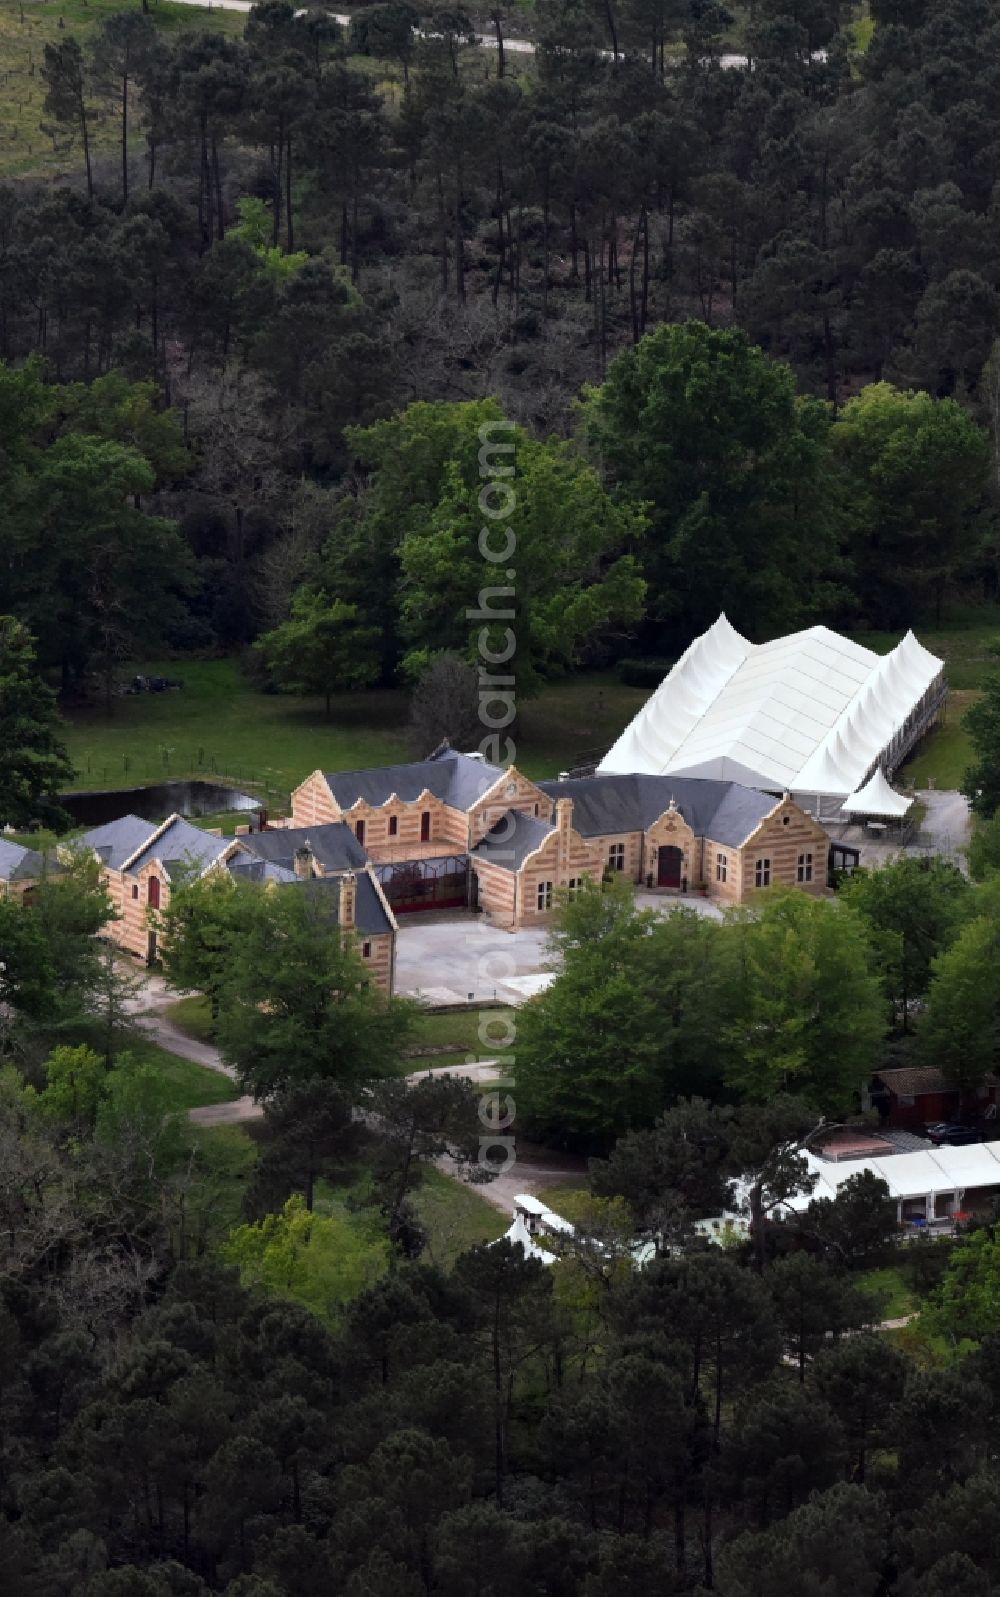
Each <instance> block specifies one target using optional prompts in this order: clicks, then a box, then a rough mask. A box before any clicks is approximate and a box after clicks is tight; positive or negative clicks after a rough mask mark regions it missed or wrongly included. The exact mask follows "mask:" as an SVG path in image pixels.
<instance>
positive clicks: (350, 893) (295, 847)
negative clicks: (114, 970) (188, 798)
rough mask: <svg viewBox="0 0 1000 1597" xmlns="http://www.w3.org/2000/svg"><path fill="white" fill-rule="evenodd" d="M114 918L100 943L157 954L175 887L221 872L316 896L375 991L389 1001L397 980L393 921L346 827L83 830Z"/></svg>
mask: <svg viewBox="0 0 1000 1597" xmlns="http://www.w3.org/2000/svg"><path fill="white" fill-rule="evenodd" d="M81 842H82V843H83V844H84V845H85V846H87V847H89V848H92V849H93V850H94V852H95V853H96V854H97V856H98V858H99V859H100V861H101V865H102V875H103V880H104V885H105V888H106V890H107V893H108V896H109V898H110V899H111V902H112V904H113V906H114V909H115V914H116V918H115V919H114V920H111V921H109V922H108V924H107V927H106V933H107V935H108V936H109V937H110V938H112V940H113V941H114V942H116V943H118V944H119V946H120V947H122V948H124V949H126V950H127V951H128V952H129V953H130V954H134V955H136V957H137V958H140V959H144V960H145V961H146V962H147V963H152V962H153V961H154V960H155V959H156V958H157V957H158V955H159V951H160V949H159V939H160V935H161V933H160V917H161V916H162V914H163V912H164V911H165V910H166V909H167V907H168V905H169V903H170V895H171V891H172V889H173V888H174V886H175V885H176V884H177V883H178V882H180V881H186V880H188V879H189V878H190V877H191V875H192V874H194V875H198V876H203V875H205V874H207V873H208V872H210V871H224V872H227V873H228V874H229V875H231V876H232V877H233V879H234V880H246V881H252V882H256V883H259V884H260V886H261V887H262V888H263V889H265V890H284V889H289V890H291V889H297V890H299V891H303V890H309V891H313V892H315V893H316V894H317V897H318V899H319V901H320V902H321V903H322V905H323V908H324V911H325V912H326V913H327V914H328V915H329V917H330V919H331V920H333V921H336V923H337V924H338V925H339V926H340V927H341V928H342V929H343V932H344V935H345V937H347V938H350V940H351V942H352V944H353V945H354V947H355V949H356V951H357V953H358V955H359V956H360V958H361V959H362V960H363V962H364V964H365V967H366V969H367V970H368V972H369V980H370V981H371V983H372V985H373V986H375V987H377V988H379V989H380V990H381V991H383V992H385V993H391V992H392V990H393V986H394V982H395V967H396V933H397V929H398V928H397V925H396V919H395V916H394V915H393V913H392V910H391V909H390V908H389V905H388V903H387V902H386V899H385V895H384V893H383V892H382V888H381V886H380V884H379V882H378V880H377V878H376V877H375V874H374V871H373V870H372V868H371V865H370V864H369V862H368V859H367V856H366V854H365V852H364V850H363V849H361V848H359V847H358V845H357V842H356V839H355V838H354V836H353V834H352V833H351V832H350V831H349V830H348V829H347V828H346V827H344V826H341V825H332V826H323V825H320V826H318V827H314V828H312V829H311V833H310V834H307V833H306V832H301V831H295V830H293V829H292V828H287V827H285V828H280V829H275V830H273V831H272V830H271V829H267V830H265V831H258V832H248V833H246V834H244V835H241V836H238V837H235V838H231V837H220V836H219V835H218V834H216V833H213V832H209V831H205V830H203V829H202V828H200V827H197V826H192V825H191V823H190V822H189V821H186V820H184V818H183V817H182V816H179V815H172V816H170V817H169V818H168V819H167V820H166V821H164V822H163V823H162V824H161V825H155V824H154V823H152V822H150V821H144V820H142V819H141V818H140V817H139V816H137V815H125V816H122V817H121V818H120V819H119V820H117V821H111V822H109V823H108V824H107V825H105V826H98V827H94V828H92V830H91V831H89V832H85V833H84V835H83V837H82V839H81Z"/></svg>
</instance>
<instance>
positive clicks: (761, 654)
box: [598, 615, 946, 810]
mask: <svg viewBox="0 0 1000 1597" xmlns="http://www.w3.org/2000/svg"><path fill="white" fill-rule="evenodd" d="M945 693H946V689H945V686H944V677H943V663H942V661H940V660H939V659H937V658H936V656H935V655H933V654H930V653H929V652H928V650H927V649H925V648H923V647H922V645H921V644H919V643H918V642H917V640H916V638H915V637H914V636H913V633H912V632H908V633H907V634H906V637H905V638H904V639H903V640H902V642H901V643H899V644H897V645H896V647H895V649H893V650H892V651H891V653H889V654H886V655H880V654H875V653H874V651H873V650H871V649H866V648H864V647H863V646H862V645H861V644H859V643H853V642H852V641H851V640H850V639H848V638H842V637H840V636H838V634H837V633H836V632H831V631H830V629H829V628H828V627H810V628H809V629H808V630H807V631H805V632H794V633H791V634H790V635H789V636H788V637H786V638H775V639H774V641H773V642H771V643H762V644H754V643H749V642H748V641H747V639H746V638H744V637H742V636H741V635H740V634H739V633H738V632H737V631H736V629H735V627H732V626H730V624H729V622H728V621H727V620H726V617H725V616H724V615H720V617H719V619H718V621H716V623H715V625H714V626H712V627H710V628H709V630H708V631H707V632H705V633H703V634H702V636H701V637H700V638H696V639H695V640H694V642H693V643H692V644H691V645H690V646H689V648H688V649H686V650H685V652H684V654H683V655H682V656H681V658H680V659H679V660H678V662H677V664H676V665H675V666H674V668H673V670H672V671H671V672H670V674H669V675H668V676H667V677H666V678H665V679H664V681H663V682H661V684H660V686H659V687H658V688H657V690H656V692H655V693H654V694H653V695H652V697H651V698H650V699H649V700H648V702H647V703H646V704H645V705H644V706H643V708H642V709H641V710H640V711H639V714H638V715H637V716H636V718H635V720H634V721H633V722H632V723H631V725H630V726H628V727H626V729H625V731H624V732H623V733H622V735H621V737H620V738H619V739H618V741H617V743H616V744H615V745H614V747H613V748H612V749H611V750H610V751H609V753H608V754H606V755H605V757H604V759H603V760H602V761H601V763H600V765H599V766H598V771H601V772H620V773H632V772H641V773H649V774H655V775H659V774H664V773H672V774H676V775H678V776H700V777H711V778H714V779H716V780H719V781H729V782H743V783H745V784H746V785H747V786H748V787H756V788H762V789H763V790H764V791H765V792H767V791H772V792H777V793H782V792H791V793H794V794H795V795H796V796H797V797H799V798H800V799H801V801H802V802H803V803H807V804H808V803H815V807H816V808H817V809H823V810H830V809H831V805H830V803H829V800H830V799H836V800H837V801H839V802H840V803H842V802H843V800H844V799H845V798H846V797H847V796H848V794H855V793H856V792H857V791H858V789H859V788H862V787H863V785H864V784H865V783H866V782H867V780H868V778H869V776H871V775H872V773H873V771H874V769H875V767H876V765H878V764H880V763H881V764H884V765H886V766H888V768H889V769H890V770H891V769H893V767H894V766H895V765H896V764H898V763H899V761H900V760H901V759H902V757H903V755H904V754H905V753H906V752H907V750H908V749H909V748H910V747H911V746H912V744H913V742H915V741H916V738H917V737H918V736H919V735H920V733H921V732H922V731H923V730H924V729H925V727H926V726H927V725H928V724H929V722H930V721H931V720H932V719H933V716H934V714H935V713H936V711H937V709H938V707H939V706H940V704H941V702H942V701H943V699H944V697H945ZM824 800H825V801H827V802H825V803H824ZM837 807H838V806H837V805H833V806H832V808H834V809H835V808H837Z"/></svg>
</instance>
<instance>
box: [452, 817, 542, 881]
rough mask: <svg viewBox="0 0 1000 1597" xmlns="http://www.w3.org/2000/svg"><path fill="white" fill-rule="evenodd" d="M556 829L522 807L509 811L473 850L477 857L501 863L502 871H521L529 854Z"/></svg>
mask: <svg viewBox="0 0 1000 1597" xmlns="http://www.w3.org/2000/svg"><path fill="white" fill-rule="evenodd" d="M554 831H555V827H554V826H553V825H552V824H551V823H550V822H549V821H540V820H538V819H537V818H536V817H535V816H534V815H522V814H521V812H520V810H507V811H506V813H505V814H504V815H502V816H501V817H500V819H499V821H498V822H497V824H496V826H494V827H493V829H492V830H491V831H489V832H487V833H486V836H485V837H483V838H481V839H480V841H479V842H478V843H477V844H476V845H475V847H474V848H473V850H472V853H473V856H474V857H475V858H476V859H483V860H486V861H487V862H488V863H489V864H490V865H499V867H500V868H501V870H505V871H519V870H520V869H521V866H522V865H523V864H524V861H525V860H526V859H527V857H528V855H529V854H531V853H533V852H534V850H535V849H536V848H538V846H539V844H541V843H544V841H545V839H546V838H547V837H549V836H551V834H552V833H553V832H554Z"/></svg>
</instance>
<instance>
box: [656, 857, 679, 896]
mask: <svg viewBox="0 0 1000 1597" xmlns="http://www.w3.org/2000/svg"><path fill="white" fill-rule="evenodd" d="M656 864H657V872H656V885H657V886H658V887H680V885H681V875H682V873H683V870H684V852H683V850H682V849H679V848H661V849H660V851H659V853H658V855H657V858H656Z"/></svg>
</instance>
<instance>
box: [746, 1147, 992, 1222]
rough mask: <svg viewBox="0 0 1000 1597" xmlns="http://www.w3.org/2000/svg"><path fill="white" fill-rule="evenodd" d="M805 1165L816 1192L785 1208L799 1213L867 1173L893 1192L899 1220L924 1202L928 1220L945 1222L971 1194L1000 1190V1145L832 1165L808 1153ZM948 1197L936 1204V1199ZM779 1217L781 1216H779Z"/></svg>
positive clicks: (925, 1151) (932, 1150)
mask: <svg viewBox="0 0 1000 1597" xmlns="http://www.w3.org/2000/svg"><path fill="white" fill-rule="evenodd" d="M805 1159H806V1163H807V1165H808V1166H809V1170H810V1172H811V1173H812V1174H813V1175H814V1176H816V1178H817V1179H816V1185H815V1187H814V1188H813V1190H812V1192H808V1193H799V1194H797V1195H796V1196H795V1197H794V1198H788V1199H786V1201H785V1202H784V1204H783V1205H782V1206H781V1207H782V1209H784V1210H787V1211H792V1212H799V1213H801V1212H802V1210H804V1209H806V1208H808V1206H809V1204H810V1203H811V1202H812V1201H813V1200H814V1199H816V1198H835V1197H836V1196H837V1192H838V1191H839V1189H840V1188H841V1187H842V1186H843V1184H844V1182H845V1181H848V1180H849V1179H850V1178H851V1176H856V1175H857V1174H858V1173H859V1172H860V1171H862V1170H869V1171H870V1172H871V1173H872V1175H875V1176H878V1177H880V1178H881V1180H883V1181H884V1182H885V1183H886V1185H887V1186H888V1188H889V1195H890V1197H893V1198H895V1200H896V1203H897V1205H898V1209H899V1215H900V1218H901V1219H902V1218H904V1217H905V1214H906V1206H909V1205H913V1204H920V1203H924V1204H925V1205H926V1210H925V1212H926V1214H927V1216H928V1218H930V1219H934V1218H937V1219H942V1218H945V1217H946V1216H947V1215H948V1214H950V1213H954V1211H955V1210H956V1209H961V1208H962V1207H963V1205H964V1203H965V1202H966V1201H967V1198H968V1195H969V1194H971V1193H982V1192H983V1191H986V1192H989V1191H991V1190H993V1189H995V1188H997V1187H1000V1143H996V1142H977V1143H971V1144H968V1145H966V1146H965V1147H960V1148H949V1147H943V1148H928V1149H918V1150H917V1151H915V1152H914V1153H895V1154H889V1155H886V1156H885V1157H882V1158H875V1159H850V1160H842V1161H840V1162H838V1163H831V1162H830V1161H829V1160H826V1159H819V1158H817V1157H816V1155H815V1154H814V1153H810V1152H807V1153H806V1155H805ZM940 1197H946V1198H947V1200H948V1201H947V1202H945V1203H943V1204H941V1203H939V1204H937V1205H936V1206H935V1199H937V1198H940ZM778 1212H779V1216H780V1211H778Z"/></svg>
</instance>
